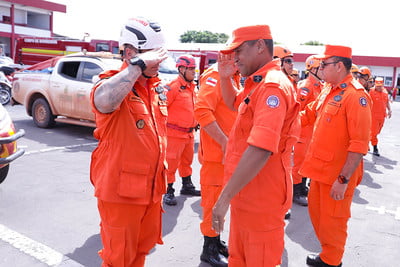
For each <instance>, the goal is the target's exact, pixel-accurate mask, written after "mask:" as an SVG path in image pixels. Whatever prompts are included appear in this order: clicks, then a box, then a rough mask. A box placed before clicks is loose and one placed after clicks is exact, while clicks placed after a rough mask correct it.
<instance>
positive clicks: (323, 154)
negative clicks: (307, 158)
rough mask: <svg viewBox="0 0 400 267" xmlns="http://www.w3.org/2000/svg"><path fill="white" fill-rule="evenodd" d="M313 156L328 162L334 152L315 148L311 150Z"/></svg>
mask: <svg viewBox="0 0 400 267" xmlns="http://www.w3.org/2000/svg"><path fill="white" fill-rule="evenodd" d="M313 156H315V157H316V158H317V159H320V160H323V161H325V162H330V161H332V160H333V156H334V152H333V151H326V150H323V149H315V150H314V152H313Z"/></svg>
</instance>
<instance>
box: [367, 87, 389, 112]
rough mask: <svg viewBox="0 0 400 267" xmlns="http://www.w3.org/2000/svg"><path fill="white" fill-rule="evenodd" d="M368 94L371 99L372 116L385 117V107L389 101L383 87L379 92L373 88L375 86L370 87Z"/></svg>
mask: <svg viewBox="0 0 400 267" xmlns="http://www.w3.org/2000/svg"><path fill="white" fill-rule="evenodd" d="M369 95H370V96H371V99H372V117H376V118H385V117H386V107H387V103H388V101H389V98H388V93H387V92H386V90H385V89H383V90H382V91H381V92H379V91H377V90H375V87H373V88H371V90H370V91H369Z"/></svg>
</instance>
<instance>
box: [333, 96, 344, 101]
mask: <svg viewBox="0 0 400 267" xmlns="http://www.w3.org/2000/svg"><path fill="white" fill-rule="evenodd" d="M333 100H335V101H337V102H339V101H340V100H342V96H341V95H335V96H334V97H333Z"/></svg>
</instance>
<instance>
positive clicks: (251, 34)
mask: <svg viewBox="0 0 400 267" xmlns="http://www.w3.org/2000/svg"><path fill="white" fill-rule="evenodd" d="M258 39H272V35H271V31H270V29H269V26H268V25H254V26H246V27H241V28H238V29H236V30H234V31H233V33H232V39H231V40H232V41H231V42H230V43H227V44H226V47H225V48H224V49H221V52H222V53H224V54H229V53H232V51H233V50H234V49H236V48H238V47H239V46H240V45H241V44H243V43H244V42H246V41H251V40H258Z"/></svg>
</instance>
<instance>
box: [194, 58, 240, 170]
mask: <svg viewBox="0 0 400 267" xmlns="http://www.w3.org/2000/svg"><path fill="white" fill-rule="evenodd" d="M239 79H240V76H239V75H236V76H235V79H234V83H235V85H236V86H237V87H239V84H240V80H239ZM236 114H237V112H235V111H232V110H231V109H229V108H228V107H227V105H226V104H225V102H224V99H223V98H222V92H221V87H220V84H219V74H218V69H217V65H216V64H214V65H213V66H212V67H210V68H208V69H207V70H206V71H205V72H204V73H203V74H202V75H201V76H200V90H199V92H198V94H197V99H196V104H195V109H194V115H195V118H196V120H197V121H198V122H199V124H200V126H206V125H208V124H210V123H212V122H214V121H216V122H217V123H218V125H219V127H220V128H221V130H222V131H223V132H224V134H225V135H226V136H228V135H229V132H230V131H231V129H232V126H233V123H234V121H235V118H236ZM199 157H200V158H201V159H202V160H205V161H213V162H222V159H223V153H222V149H221V146H220V145H219V144H218V143H217V142H216V141H215V140H214V139H213V138H212V137H211V136H210V135H208V133H207V132H206V131H205V130H203V129H202V128H200V146H199Z"/></svg>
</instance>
